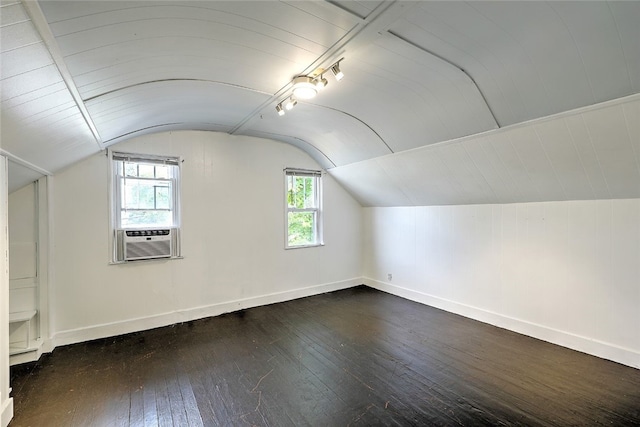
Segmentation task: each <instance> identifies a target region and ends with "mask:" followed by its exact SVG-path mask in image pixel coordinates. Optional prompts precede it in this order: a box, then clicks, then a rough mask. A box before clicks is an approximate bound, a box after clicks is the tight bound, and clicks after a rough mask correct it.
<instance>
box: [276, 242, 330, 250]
mask: <svg viewBox="0 0 640 427" xmlns="http://www.w3.org/2000/svg"><path fill="white" fill-rule="evenodd" d="M320 246H324V243H314V244H313V245H300V246H285V247H284V249H285V250H289V249H304V248H317V247H320Z"/></svg>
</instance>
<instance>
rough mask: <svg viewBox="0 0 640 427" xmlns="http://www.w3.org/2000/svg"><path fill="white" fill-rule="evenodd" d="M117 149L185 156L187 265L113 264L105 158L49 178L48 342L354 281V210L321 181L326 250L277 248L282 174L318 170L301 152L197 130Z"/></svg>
mask: <svg viewBox="0 0 640 427" xmlns="http://www.w3.org/2000/svg"><path fill="white" fill-rule="evenodd" d="M113 148H114V149H116V150H118V151H123V152H133V153H144V154H162V155H170V156H180V157H182V159H183V160H184V162H183V163H182V170H181V175H182V185H181V188H182V255H183V256H184V259H178V260H169V261H167V260H164V261H150V262H134V263H128V264H125V265H110V264H109V262H110V252H109V247H110V244H109V241H110V231H109V192H108V187H109V186H108V183H109V170H108V167H109V161H108V158H107V157H106V153H101V154H98V155H94V156H92V157H90V158H88V159H86V160H84V161H82V162H80V163H77V164H75V165H74V166H72V167H70V168H68V169H66V170H64V171H62V172H61V173H59V174H57V175H55V177H54V179H53V198H52V200H53V201H52V204H53V223H52V224H53V250H52V255H53V265H52V270H53V276H54V278H53V279H52V285H51V289H50V298H51V315H52V319H51V328H52V330H53V331H54V334H53V335H54V344H55V345H60V344H66V343H70V342H76V341H81V340H86V339H92V338H96V337H99V336H109V335H115V334H119V333H123V332H129V331H133V330H140V329H145V328H150V327H156V326H160V325H164V324H170V323H174V322H179V321H184V320H190V319H193V318H198V317H205V316H209V315H215V314H219V313H222V312H225V311H232V310H237V309H239V308H243V307H248V306H252V305H260V304H266V303H271V302H276V301H282V300H286V299H291V298H296V297H301V296H306V295H310V294H314V293H319V292H324V291H328V290H333V289H339V288H343V287H349V286H353V285H354V284H357V283H361V276H362V271H361V269H362V254H361V244H362V208H361V206H360V205H359V204H358V203H357V202H356V201H355V200H354V199H353V198H352V197H351V196H350V195H349V194H348V193H347V192H346V191H344V190H343V189H342V188H341V187H340V186H339V185H338V184H337V183H336V182H335V181H334V180H333V179H332V178H331V177H330V176H328V175H326V176H325V178H324V180H323V181H324V242H325V246H322V247H314V248H305V249H294V250H285V249H284V218H285V217H284V206H285V205H284V177H283V169H284V168H285V167H298V168H318V165H317V163H316V162H315V161H314V160H312V159H311V158H310V157H309V156H308V155H307V154H306V153H304V152H303V151H301V150H300V149H297V148H295V147H292V146H291V145H288V144H284V143H280V142H275V141H270V140H265V139H258V138H252V137H233V136H229V135H227V134H222V133H214V132H198V131H184V132H167V133H159V134H153V135H147V136H143V137H139V138H136V139H132V140H130V141H127V142H124V143H120V144H117V145H116V146H114V147H113Z"/></svg>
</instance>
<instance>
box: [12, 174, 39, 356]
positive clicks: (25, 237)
mask: <svg viewBox="0 0 640 427" xmlns="http://www.w3.org/2000/svg"><path fill="white" fill-rule="evenodd" d="M37 236H38V229H37V223H36V183H35V182H33V183H31V184H29V185H27V186H25V187H22V188H21V189H19V190H17V191H14V192H13V193H11V194H9V311H10V312H12V313H13V312H17V311H31V310H38V311H39V304H38V274H37V259H38V258H37V252H36V247H37V245H36V242H37V238H38V237H37ZM27 326H28V325H27V324H26V323H14V324H12V325H10V329H9V333H10V344H11V345H12V346H14V347H25V344H26V342H25V340H26V335H27V334H26V328H27ZM30 327H31V332H30V334H31V337H32V338H34V339H35V338H37V337H38V334H37V332H38V331H37V322H36V321H32V322H31V323H30Z"/></svg>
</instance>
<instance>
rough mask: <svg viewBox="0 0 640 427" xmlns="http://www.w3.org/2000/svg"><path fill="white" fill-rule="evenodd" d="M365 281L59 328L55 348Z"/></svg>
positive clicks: (359, 283)
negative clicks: (74, 327)
mask: <svg viewBox="0 0 640 427" xmlns="http://www.w3.org/2000/svg"><path fill="white" fill-rule="evenodd" d="M361 284H362V278H360V277H357V278H353V279H348V280H343V281H340V282H333V283H326V284H322V285H315V286H309V287H305V288H298V289H291V290H288V291H283V292H275V293H271V294H266V295H259V296H255V297H249V298H244V299H239V300H234V301H226V302H222V303H218V304H211V305H206V306H201V307H194V308H190V309H187V310H181V311H174V312H170V313H162V314H157V315H154V316H149V317H141V318H137V319H128V320H123V321H119V322H113V323H107V324H102V325H94V326H88V327H85V328H78V329H70V330H66V331H60V332H57V333H56V334H55V336H54V337H53V339H52V346H51V349H53V348H55V347H57V346H61V345H67V344H75V343H78V342H83V341H90V340H94V339H98V338H106V337H112V336H116V335H122V334H128V333H131V332H138V331H144V330H147V329H153V328H159V327H162V326H168V325H173V324H175V323H182V322H188V321H191V320H196V319H202V318H205V317H211V316H218V315H220V314H223V313H229V312H233V311H238V310H243V309H246V308H251V307H257V306H261V305H267V304H274V303H278V302H284V301H290V300H294V299H298V298H304V297H308V296H312V295H318V294H323V293H325V292H332V291H337V290H340V289H347V288H352V287H354V286H358V285H361Z"/></svg>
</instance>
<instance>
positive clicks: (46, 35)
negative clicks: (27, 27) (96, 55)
mask: <svg viewBox="0 0 640 427" xmlns="http://www.w3.org/2000/svg"><path fill="white" fill-rule="evenodd" d="M22 4H23V5H24V8H25V10H26V11H27V14H28V15H29V18H31V22H32V23H33V25H34V26H35V28H36V31H38V33H39V34H40V37H42V41H43V42H44V44H45V46H46V47H47V49H48V50H49V53H50V54H51V58H52V59H53V62H54V64H55V65H56V67H57V68H58V71H59V72H60V76H62V80H63V81H64V83H65V85H66V86H67V89H69V93H70V94H71V96H72V97H73V100H74V101H75V103H76V105H77V106H78V109H79V110H80V113H81V114H82V117H83V118H84V121H85V122H86V123H87V126H89V129H90V130H91V133H92V134H93V137H94V138H95V140H96V143H97V144H98V147H99V149H100V150H102V149H103V147H102V138H101V137H100V134H99V133H98V129H97V128H96V125H95V124H94V123H93V119H92V118H91V115H90V114H89V110H87V107H86V105H85V104H84V101H83V99H82V96H81V95H80V91H78V88H77V86H76V84H75V82H74V81H73V77H72V76H71V72H69V69H68V68H67V64H66V63H65V61H64V56H63V55H62V52H61V51H60V47H59V46H58V43H57V42H56V38H55V36H54V35H53V33H52V32H51V28H50V27H49V24H48V23H47V19H46V18H45V17H44V13H43V12H42V9H41V8H40V4H39V3H38V2H37V1H36V0H22Z"/></svg>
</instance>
